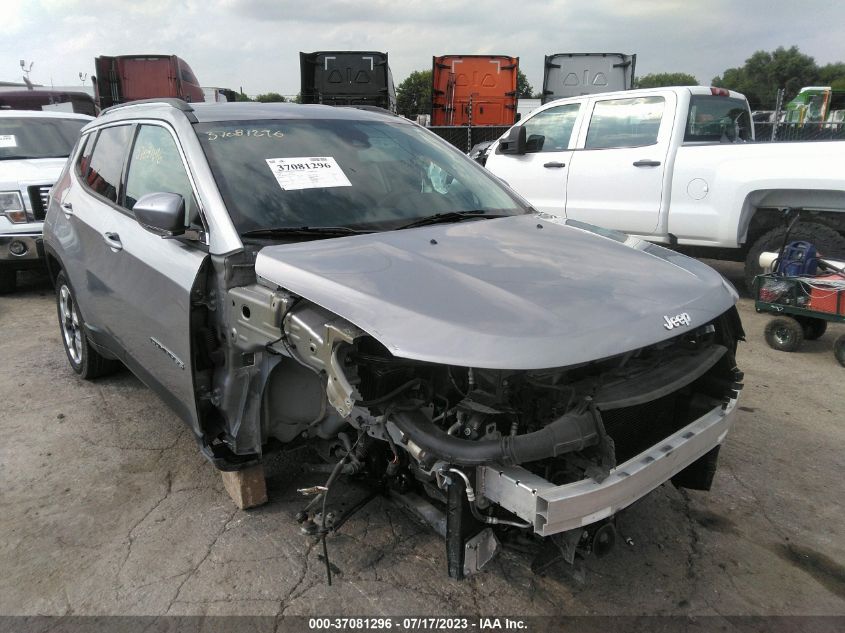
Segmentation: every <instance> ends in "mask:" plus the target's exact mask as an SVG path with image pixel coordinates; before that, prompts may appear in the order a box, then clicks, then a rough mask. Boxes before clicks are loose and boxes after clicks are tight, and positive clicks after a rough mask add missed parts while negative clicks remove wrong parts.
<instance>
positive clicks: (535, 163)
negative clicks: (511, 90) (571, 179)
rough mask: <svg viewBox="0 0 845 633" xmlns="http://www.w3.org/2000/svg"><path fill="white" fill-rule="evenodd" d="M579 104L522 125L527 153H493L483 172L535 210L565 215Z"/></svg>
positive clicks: (555, 109) (538, 115)
mask: <svg viewBox="0 0 845 633" xmlns="http://www.w3.org/2000/svg"><path fill="white" fill-rule="evenodd" d="M582 105H583V102H576V103H567V104H563V105H559V106H554V107H551V108H548V109H546V110H542V111H540V112H538V113H536V114H534V115H533V116H531V117H530V118H528V119H526V120H525V122H524V123H522V126H523V127H524V128H525V136H526V139H527V141H528V151H527V152H526V153H525V154H524V155H521V156H518V155H512V154H500V153H498V152H499V149H498V148H497V149H496V152H497V153H495V154H493V155H491V156H489V157H488V159H487V169H489V170H490V171H491V172H493V173H494V174H496V175H497V176H498V177H499V178H501V179H502V180H504V181H505V182H507V183H508V184H509V185H510V186H511V187H512V188H513V189H515V190H516V191H517V192H518V193H520V194H521V195H522V197H524V198H525V199H526V200H528V201H529V202H530V203H531V204H532V205H533V206H534V208H535V209H537V210H538V211H544V212H546V213H552V214H554V215H560V216H565V215H566V180H567V174H568V171H569V165H570V162H571V159H572V150H571V149H570V148H571V147H572V146H573V143H574V132H575V124H576V122H577V121H578V113H579V112H580V109H581V107H582Z"/></svg>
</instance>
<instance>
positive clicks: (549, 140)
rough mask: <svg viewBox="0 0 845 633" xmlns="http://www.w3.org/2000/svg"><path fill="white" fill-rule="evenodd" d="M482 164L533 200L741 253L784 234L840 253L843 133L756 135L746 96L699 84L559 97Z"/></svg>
mask: <svg viewBox="0 0 845 633" xmlns="http://www.w3.org/2000/svg"><path fill="white" fill-rule="evenodd" d="M486 159H487V160H486V167H487V169H489V170H490V171H492V172H493V173H494V174H495V175H497V176H498V177H500V178H501V179H502V180H504V181H506V182H507V183H508V184H509V185H510V186H511V187H512V188H513V189H515V190H516V191H517V192H519V193H520V194H521V195H522V196H523V197H525V198H526V199H527V200H528V201H529V202H530V203H531V204H532V205H533V206H534V207H535V208H536V209H537V210H539V211H544V212H547V213H551V214H555V215H560V216H566V217H567V218H572V219H575V220H580V221H583V222H588V223H590V224H595V225H598V226H604V227H607V228H611V229H616V230H619V231H624V232H626V233H629V234H632V235H636V236H638V237H643V238H645V239H647V240H650V241H652V242H661V243H665V244H668V245H670V246H672V247H674V248H677V249H678V250H681V251H684V252H686V253H688V254H692V255H698V256H704V257H719V258H723V259H734V260H737V261H742V260H745V261H746V278H747V280H748V281H749V283H750V280H752V279H753V277H754V275H755V274H757V273H758V272H760V268H759V264H758V263H757V261H758V258H759V255H760V253H761V252H763V251H768V250H778V249H779V248H780V245H781V243H782V241H783V232H784V222H783V214H782V209H784V208H787V207H789V208H796V209H802V215H801V221H800V222H799V223H798V224H797V225H796V226H795V228H794V229H793V232H792V234H791V235H792V239H801V240H809V241H812V242H814V243H815V244H816V246H817V248H818V249H819V251H820V252H822V253H823V254H825V255H828V256H840V257H841V256H842V255H845V142H839V141H827V142H796V143H755V142H754V127H753V124H752V123H751V112H750V109H749V107H748V102H747V101H746V99H745V97H744V96H743V95H741V94H739V93H736V92H732V91H728V90H724V89H721V88H707V87H703V86H694V87H679V88H656V89H647V90H627V91H624V92H611V93H604V94H595V95H587V96H582V97H574V98H570V99H560V100H557V101H553V102H551V103H547V104H546V105H544V106H542V107H541V108H538V109H537V110H534V111H533V112H532V113H531V115H530V116H529V117H527V118H526V119H525V120H523V121H521V122H520V123H518V124H517V125H515V126H514V127H513V128H511V130H509V132H508V133H507V134H506V135H505V136H503V137H502V138H500V139H499V140H498V141H496V142H495V143H493V144H492V145H491V146H490V148H489V150H488V152H487V155H486Z"/></svg>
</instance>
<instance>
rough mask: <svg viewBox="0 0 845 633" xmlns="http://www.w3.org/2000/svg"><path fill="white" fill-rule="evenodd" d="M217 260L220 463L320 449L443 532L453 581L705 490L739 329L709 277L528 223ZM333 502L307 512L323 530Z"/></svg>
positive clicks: (529, 219) (557, 551) (634, 245)
mask: <svg viewBox="0 0 845 633" xmlns="http://www.w3.org/2000/svg"><path fill="white" fill-rule="evenodd" d="M570 224H571V223H570ZM215 266H216V267H217V271H216V273H217V274H213V275H209V276H208V279H209V280H210V281H209V283H211V284H216V287H214V288H213V289H211V290H210V292H209V295H210V296H214V297H216V298H217V300H216V308H215V310H214V311H213V314H214V317H213V318H214V319H216V320H217V321H216V323H215V325H214V328H215V330H216V331H217V332H218V336H216V337H212V338H211V340H212V343H211V344H210V345H211V347H210V349H209V350H208V356H209V357H211V358H214V359H216V361H215V362H213V363H209V367H211V369H210V370H209V371H208V372H206V373H205V374H204V375H205V378H204V379H202V375H203V374H202V373H200V375H199V376H198V383H202V382H203V380H204V381H205V386H203V387H201V390H202V393H203V394H204V402H205V415H204V419H205V422H204V425H205V429H204V438H205V441H206V445H205V447H204V450H205V452H206V454H207V455H208V456H209V457H210V458H211V459H212V461H214V462H215V463H216V464H217V466H218V467H220V468H223V469H236V468H240V467H243V466H245V465H248V464H251V463H255V462H256V461H257V460H260V459H261V455H262V451H264V450H266V447H267V446H268V445H271V444H273V443H281V444H283V445H295V444H296V443H302V442H312V443H314V444H315V446H320V448H321V452H322V453H323V454H324V455H327V456H330V457H331V458H332V459H334V460H335V461H336V462H337V464H336V466H335V467H333V468H327V472H328V471H332V472H333V475H332V478H331V479H330V482H333V481H335V478H336V477H337V476H338V475H340V474H345V475H352V476H360V477H362V478H366V479H367V480H368V481H370V482H378V484H379V486H381V488H382V490H389V491H390V493H391V496H392V497H394V498H396V499H398V500H399V501H401V502H403V503H404V505H405V506H407V507H409V508H410V509H412V510H413V511H415V512H416V513H417V514H418V515H419V516H420V517H422V518H423V519H425V520H426V521H427V522H429V523H430V524H431V525H432V526H433V527H434V528H435V529H436V530H437V531H439V532H440V533H441V534H442V536H444V537H445V539H446V544H447V547H446V552H447V558H448V569H449V574H450V576H452V577H454V578H461V577H463V576H465V575H467V574H471V573H474V572H476V571H478V570H479V569H480V568H481V567H482V566H483V565H484V564H485V563H486V562H487V561H488V560H490V558H492V556H493V555H494V554H495V552H496V550H497V548H498V546H499V537H498V536H497V532H498V531H500V530H502V529H504V531H506V532H511V533H513V532H524V533H526V534H530V535H534V536H535V537H536V538H538V539H539V538H541V537H550V538H549V539H548V542H547V543H546V545H547V547H546V548H545V552H546V553H545V554H544V555H543V556H540V557H538V559H537V560H536V561H535V568H538V569H539V568H540V567H542V566H543V565H547V564H549V563H550V562H555V561H557V560H560V559H565V560H567V561H569V562H572V560H573V558H574V556H575V553H576V551H585V550H590V549H592V550H593V551H601V550H603V549H606V548H607V546H608V545H610V544H612V541H613V538H614V535H613V525H612V519H613V516H614V514H615V513H616V512H617V511H619V510H621V509H623V508H624V507H626V506H628V505H630V504H631V503H633V502H634V501H636V500H637V499H639V498H641V497H642V496H644V495H645V494H647V493H648V492H650V491H651V490H653V489H654V488H656V487H657V486H659V485H660V484H662V483H664V482H666V481H669V480H672V481H673V482H674V483H675V484H676V485H679V486H684V487H689V488H696V489H705V490H706V489H709V488H710V485H711V482H712V478H713V474H714V472H715V467H716V461H717V456H718V451H719V447H720V444H721V443H722V441H723V440H724V438H725V436H726V434H727V432H728V429H729V427H730V424H731V417H732V412H733V410H734V408H735V406H736V402H737V398H738V394H739V390H740V389H741V388H742V384H741V379H742V374H741V372H739V370H738V369H737V368H736V363H735V358H734V354H735V351H736V346H737V342H738V341H739V340H741V339H742V338H743V332H742V326H741V323H740V321H739V317H738V314H737V311H736V309H735V307H734V303H735V301H736V294H735V293H734V292H733V290H732V289H731V288H730V286H729V285H728V284H727V282H725V281H724V280H723V279H722V278H721V277H720V276H719V275H718V274H717V273H715V272H714V271H712V270H711V269H709V268H708V267H706V266H704V265H703V264H700V263H698V262H696V261H694V260H691V259H688V258H686V257H682V256H679V255H677V254H675V253H672V252H671V251H668V250H666V249H663V248H661V247H658V246H655V245H651V244H648V243H646V242H642V241H640V240H636V239H633V238H626V237H625V236H618V235H616V234H609V233H603V232H600V231H598V230H595V229H593V228H591V227H585V226H583V225H581V226H572V225H570V226H567V225H566V222H563V223H561V222H559V221H556V220H554V219H553V218H548V217H542V216H535V215H527V216H519V217H514V218H503V219H499V220H487V221H484V222H468V223H462V224H456V225H448V226H435V227H425V228H419V229H412V230H407V231H397V232H388V233H381V234H373V235H361V236H353V237H348V238H343V239H341V240H321V241H310V242H305V243H295V244H285V245H278V246H267V247H264V248H261V249H255V251H254V252H252V253H250V252H246V253H241V254H240V255H238V256H237V257H229V258H221V259H217V260H216V263H215ZM411 271H413V274H411ZM220 341H222V343H221V342H220ZM330 487H331V483H329V484H328V485H327V486H325V487H323V488H320V489H318V490H315V491H314V492H318V493H319V496H318V497H317V498H316V499H315V500H314V501H313V502H312V503H311V504H309V506H308V511H306V512H303V513H301V514H300V516H299V519H300V520H302V521H303V522H304V523H305V525H306V526H310V527H311V528H312V532H313V533H316V534H323V533H324V532H325V531H326V530H330V529H331V528H332V524H331V520H329V522H328V523H326V517H325V506H324V505H322V504H321V503H320V501H321V500H322V498H323V496H324V495H327V494H328V489H329V488H330ZM549 552H551V554H550V553H549Z"/></svg>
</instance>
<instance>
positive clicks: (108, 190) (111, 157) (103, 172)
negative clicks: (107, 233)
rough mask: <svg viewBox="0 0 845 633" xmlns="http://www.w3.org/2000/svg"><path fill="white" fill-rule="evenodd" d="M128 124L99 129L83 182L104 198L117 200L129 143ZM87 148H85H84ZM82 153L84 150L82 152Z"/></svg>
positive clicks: (129, 128) (129, 127)
mask: <svg viewBox="0 0 845 633" xmlns="http://www.w3.org/2000/svg"><path fill="white" fill-rule="evenodd" d="M131 130H132V127H131V126H130V125H118V126H114V127H107V128H104V129H102V130H100V134H99V135H98V136H97V142H96V143H95V145H94V153H93V154H92V155H91V164H90V168H89V170H88V173H87V175H86V176H85V182H86V183H87V185H88V187H90V189H91V190H92V191H93V192H94V193H97V194H99V195H101V196H103V197H104V198H105V199H106V200H109V201H111V202H115V203H116V202H117V196H118V191H119V189H120V174H121V172H122V171H123V159H124V157H125V156H126V148H127V146H128V145H129V138H130V132H131ZM86 149H87V148H86ZM83 154H84V152H83Z"/></svg>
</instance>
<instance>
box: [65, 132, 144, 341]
mask: <svg viewBox="0 0 845 633" xmlns="http://www.w3.org/2000/svg"><path fill="white" fill-rule="evenodd" d="M132 127H133V126H132V125H130V124H121V125H113V126H109V127H104V128H102V129H100V130H99V131H98V132H96V137H94V133H91V134H90V135H89V140H88V142H87V143H86V145H85V148H84V149H83V151H82V153H81V154H80V157H79V161H78V164H77V166H76V170H77V171H76V177H77V178H78V179H79V182H80V185H81V186H76V187H70V188H69V189H68V190H67V192H66V193H65V195H64V197H63V198H62V199H61V201H60V204H61V209H62V213H63V215H64V217H65V219H66V225H67V227H68V231H67V234H66V235H61V236H59V238H60V239H61V241H62V243H63V249H64V254H65V258H67V259H68V260H69V261H67V262H66V270H67V272H68V274H69V276H70V282H71V285H72V286H73V289H74V292H75V293H76V298H77V301H78V303H79V309H80V310H81V311H82V316H83V318H84V319H85V322H86V325H87V326H88V328H89V334H90V335H91V337H92V338H93V339H94V341H95V342H96V343H98V344H99V345H103V346H105V347H108V348H109V349H111V350H112V351H113V352H114V353H116V354H118V355H119V353H120V350H119V346H118V345H117V344H116V342H115V340H114V337H113V331H112V328H113V326H114V325H115V323H116V321H117V320H119V314H120V304H119V303H117V302H116V297H115V295H114V294H113V293H112V292H111V290H110V289H109V277H110V275H111V266H112V263H113V259H114V257H113V255H114V254H113V252H112V249H111V247H110V245H109V244H108V243H107V242H106V239H107V235H108V233H109V232H110V231H111V226H112V222H113V216H114V215H115V214H119V213H120V210H119V207H118V205H117V200H118V193H119V190H120V179H121V174H122V171H123V163H124V161H125V157H126V151H127V149H128V147H129V142H130V140H131V138H132Z"/></svg>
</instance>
